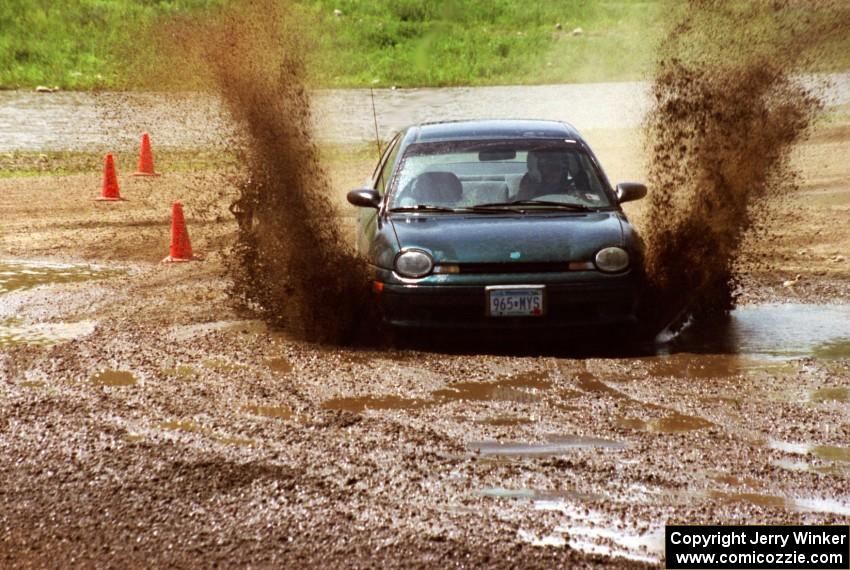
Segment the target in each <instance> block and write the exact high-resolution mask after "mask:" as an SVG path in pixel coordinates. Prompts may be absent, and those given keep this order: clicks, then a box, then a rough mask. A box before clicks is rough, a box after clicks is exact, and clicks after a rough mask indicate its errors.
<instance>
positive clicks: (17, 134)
mask: <svg viewBox="0 0 850 570" xmlns="http://www.w3.org/2000/svg"><path fill="white" fill-rule="evenodd" d="M828 79H829V80H830V81H831V82H832V84H833V88H831V89H830V91H829V92H828V93H826V94H824V96H825V97H826V102H827V104H829V105H839V104H844V103H847V102H850V73H840V74H832V75H829V76H828ZM806 81H808V82H812V80H811V79H807V80H806ZM374 93H375V106H376V108H377V111H378V121H379V125H378V126H379V129H380V133H381V137H382V138H384V139H386V138H388V137H389V136H390V135H391V134H392V133H395V132H397V131H398V130H399V129H401V128H403V127H405V126H407V125H410V124H413V123H417V122H422V121H434V120H438V119H439V120H442V119H469V118H481V117H489V118H514V119H522V118H535V119H555V120H564V121H568V122H570V123H572V124H573V125H575V126H576V127H577V128H578V129H580V130H585V129H618V128H634V127H637V126H639V125H640V123H641V121H642V120H643V117H644V115H645V113H646V111H647V109H648V108H649V104H650V101H649V94H648V93H649V84H648V83H646V82H622V83H587V84H568V85H523V86H520V85H516V86H498V87H456V88H440V89H376V90H375V91H374ZM313 101H314V107H315V110H316V112H315V115H314V116H315V117H316V120H315V124H314V126H315V133H316V137H317V139H318V140H320V141H323V142H336V143H357V142H364V141H371V140H373V139H374V133H375V131H374V125H373V124H372V108H371V100H370V97H369V91H368V90H365V89H344V90H319V91H316V92H314V96H313ZM101 108H108V109H109V110H110V112H109V113H108V114H105V113H103V112H101V111H100V109H101ZM222 110H223V107H222V105H221V104H220V102H219V101H217V100H216V99H215V98H213V97H209V96H205V95H201V94H197V93H185V94H181V95H169V96H167V97H166V96H162V95H158V94H153V93H137V94H122V93H101V94H97V95H94V94H91V93H74V92H67V93H65V92H60V93H50V94H45V93H30V92H25V91H0V152H9V151H13V150H35V151H43V150H106V149H112V150H131V149H135V148H136V145H138V143H139V141H138V133H140V132H142V131H150V132H151V133H154V137H155V142H156V144H157V145H162V146H164V147H173V148H206V147H210V146H214V145H217V144H218V143H219V142H220V141H221V139H222V137H223V136H225V135H226V134H227V133H228V132H229V128H228V126H227V122H226V121H225V120H224V119H222Z"/></svg>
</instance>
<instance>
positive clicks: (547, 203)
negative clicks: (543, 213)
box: [472, 200, 596, 212]
mask: <svg viewBox="0 0 850 570" xmlns="http://www.w3.org/2000/svg"><path fill="white" fill-rule="evenodd" d="M517 206H541V207H544V208H555V209H558V210H571V211H574V212H592V211H595V210H596V208H590V207H588V206H585V205H583V204H567V203H565V202H553V201H551V200H515V201H513V202H491V203H489V204H478V205H476V206H473V207H472V209H473V210H474V209H476V208H481V209H487V208H512V209H515V208H516V207H517Z"/></svg>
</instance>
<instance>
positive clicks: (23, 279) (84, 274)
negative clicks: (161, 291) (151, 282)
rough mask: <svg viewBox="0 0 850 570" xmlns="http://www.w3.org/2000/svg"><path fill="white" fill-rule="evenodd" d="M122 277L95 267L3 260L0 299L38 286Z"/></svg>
mask: <svg viewBox="0 0 850 570" xmlns="http://www.w3.org/2000/svg"><path fill="white" fill-rule="evenodd" d="M120 273H122V271H120V270H116V269H109V268H105V267H99V266H96V265H86V264H72V263H56V262H51V261H29V260H15V259H0V295H2V294H3V293H8V292H10V291H17V290H20V289H31V288H33V287H38V286H39V285H51V284H55V283H75V282H78V281H89V280H91V279H99V278H105V277H111V276H114V275H119V274H120Z"/></svg>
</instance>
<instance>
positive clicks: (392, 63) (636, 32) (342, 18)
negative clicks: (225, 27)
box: [0, 0, 850, 89]
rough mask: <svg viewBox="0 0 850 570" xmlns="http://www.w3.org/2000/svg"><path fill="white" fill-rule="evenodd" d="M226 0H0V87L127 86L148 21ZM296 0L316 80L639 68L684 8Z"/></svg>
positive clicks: (602, 77) (506, 77) (481, 0)
mask: <svg viewBox="0 0 850 570" xmlns="http://www.w3.org/2000/svg"><path fill="white" fill-rule="evenodd" d="M233 1H236V0H3V1H2V2H0V87H2V88H31V87H35V86H36V85H45V86H49V87H53V86H58V87H61V88H63V89H92V88H124V87H132V84H133V77H132V76H133V74H132V73H130V72H129V71H128V69H130V68H131V67H130V68H128V66H127V60H128V59H134V58H135V59H139V58H138V56H140V55H141V56H147V57H149V58H151V59H152V60H153V64H154V65H156V62H157V60H156V59H155V56H154V55H153V48H152V47H151V46H150V45H149V42H147V41H146V40H145V38H146V37H148V35H147V32H146V31H147V30H156V29H157V28H158V26H159V24H161V23H162V22H164V21H166V20H169V19H171V18H172V17H174V16H181V17H187V16H188V17H190V18H192V17H195V16H196V15H197V16H199V17H200V16H201V15H203V14H204V13H209V12H211V11H214V10H215V9H216V7H218V6H220V5H222V4H225V3H229V2H233ZM281 1H288V0H281ZM292 1H293V3H294V4H295V6H296V10H295V13H296V14H297V18H298V19H299V20H300V21H299V22H298V25H299V27H300V28H301V29H302V30H303V31H304V35H305V37H306V38H307V40H308V43H309V45H310V49H309V56H310V63H311V66H310V69H311V82H312V83H313V85H315V86H318V87H366V86H370V85H380V86H384V87H387V86H393V85H395V86H398V87H413V86H447V85H487V84H510V83H562V82H580V81H616V80H627V79H641V78H645V77H647V75H648V73H649V72H650V71H651V68H652V58H653V54H654V51H655V47H656V44H657V42H658V40H659V38H660V37H661V34H662V33H663V31H664V30H663V24H662V22H664V21H665V15H666V14H667V13H668V11H669V10H670V9H671V8H673V7H681V6H680V4H679V3H678V2H677V1H676V0H292ZM756 1H758V0H756ZM577 29H580V33H579V32H578V31H577ZM574 31H576V33H574ZM846 47H847V49H846V50H844V55H843V56H840V57H838V58H837V59H836V60H835V61H831V62H828V63H824V66H823V69H824V70H832V69H836V68H838V69H847V68H850V35H848V42H847V46H846Z"/></svg>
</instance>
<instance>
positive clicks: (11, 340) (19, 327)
mask: <svg viewBox="0 0 850 570" xmlns="http://www.w3.org/2000/svg"><path fill="white" fill-rule="evenodd" d="M96 325H97V322H96V321H78V322H75V323H34V324H23V323H22V322H21V320H19V319H6V320H4V321H0V347H3V346H14V345H20V344H26V345H33V346H52V345H54V344H60V343H63V342H69V341H72V340H77V339H80V338H83V337H85V336H88V335H90V334H91V333H93V332H94V329H95V326H96Z"/></svg>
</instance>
